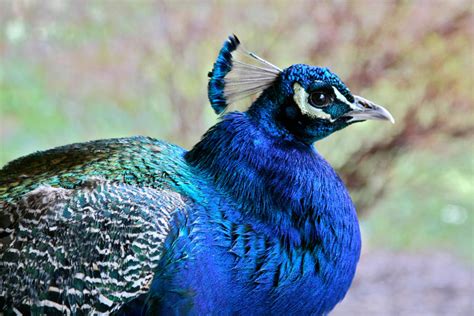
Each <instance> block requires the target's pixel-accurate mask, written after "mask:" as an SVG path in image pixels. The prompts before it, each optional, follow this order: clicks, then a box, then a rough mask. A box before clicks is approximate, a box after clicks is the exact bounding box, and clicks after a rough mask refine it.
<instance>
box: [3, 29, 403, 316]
mask: <svg viewBox="0 0 474 316" xmlns="http://www.w3.org/2000/svg"><path fill="white" fill-rule="evenodd" d="M208 76H209V83H208V97H209V101H210V104H211V106H212V108H213V109H214V111H215V112H216V113H217V114H220V116H219V120H218V122H217V123H216V124H215V125H214V126H212V127H211V128H210V129H209V130H208V131H207V132H206V133H205V134H204V135H203V136H202V138H201V140H200V141H199V142H198V143H197V144H196V145H195V146H194V147H192V149H191V150H185V149H183V148H181V147H178V146H176V145H173V144H169V143H167V142H164V141H160V140H157V139H154V138H150V137H143V136H136V137H127V138H116V139H106V140H97V141H90V142H85V143H77V144H71V145H66V146H62V147H57V148H53V149H50V150H46V151H40V152H35V153H33V154H30V155H27V156H24V157H21V158H19V159H16V160H14V161H12V162H10V163H8V164H7V165H5V166H4V167H3V169H1V171H0V314H2V313H3V314H4V315H14V314H15V315H21V314H33V315H40V314H47V315H83V314H104V315H105V314H114V315H211V314H217V315H267V314H269V315H289V314H298V315H307V314H308V315H309V314H311V315H325V314H327V313H329V312H330V311H331V310H332V309H333V308H334V306H335V305H336V304H337V303H338V302H340V301H341V300H342V299H343V298H344V296H345V294H346V292H347V291H348V289H349V287H350V285H351V282H352V279H353V277H354V274H355V271H356V265H357V262H358V260H359V256H360V249H361V237H360V231H359V224H358V219H357V216H356V211H355V208H354V205H353V203H352V201H351V198H350V196H349V194H348V192H347V189H346V188H345V186H344V184H343V182H342V181H341V179H340V178H339V177H338V175H337V174H336V172H335V171H334V169H333V168H332V167H331V165H330V164H329V163H328V162H327V161H326V160H324V158H323V157H322V156H321V155H320V154H319V153H318V152H317V150H316V149H315V147H314V143H315V142H317V141H318V140H321V139H323V138H325V137H326V136H328V135H330V134H332V133H334V132H336V131H338V130H340V129H343V128H345V127H347V126H349V125H351V124H353V123H356V122H362V121H366V120H371V119H376V120H388V121H391V122H392V123H393V122H394V119H393V117H392V115H391V114H390V113H389V112H388V111H387V110H386V109H385V108H383V107H382V106H380V105H377V104H375V103H373V102H371V101H368V100H366V99H364V98H362V97H359V96H356V95H353V94H352V93H351V92H350V90H349V89H348V88H347V87H346V85H345V84H344V83H343V82H342V81H341V79H340V78H339V77H338V76H337V75H335V74H334V73H332V72H331V71H330V70H329V69H328V68H324V67H316V66H309V65H305V64H295V65H292V66H290V67H288V68H285V69H280V68H279V67H277V66H275V65H273V64H272V63H270V62H268V61H266V60H265V59H263V58H261V57H259V56H257V55H256V54H254V53H252V52H250V51H248V50H246V49H245V48H243V47H242V45H241V43H240V41H239V40H238V38H237V37H236V36H235V35H232V36H230V37H229V38H228V39H227V40H226V41H225V42H224V44H223V46H222V48H221V50H220V52H219V54H218V57H217V60H216V61H215V63H214V65H213V69H212V71H211V72H210V73H209V74H208ZM251 96H254V98H253V100H254V101H253V103H252V104H251V105H250V106H249V107H248V109H247V110H246V111H244V112H239V111H228V110H227V109H228V107H229V106H230V105H231V104H234V103H235V102H237V101H239V100H242V99H244V98H247V97H251ZM247 99H249V98H247Z"/></svg>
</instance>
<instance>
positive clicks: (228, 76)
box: [208, 35, 281, 114]
mask: <svg viewBox="0 0 474 316" xmlns="http://www.w3.org/2000/svg"><path fill="white" fill-rule="evenodd" d="M280 72H281V69H280V68H278V67H277V66H275V65H273V64H271V63H270V62H268V61H266V60H264V59H262V58H260V57H258V56H257V55H255V54H254V53H252V52H249V51H247V50H245V49H244V48H242V46H241V45H240V41H239V39H238V38H237V36H235V35H231V36H229V38H228V39H227V41H225V43H224V45H223V46H222V48H221V50H220V52H219V55H218V56H217V60H216V62H215V63H214V67H213V69H212V71H211V72H210V73H209V75H208V76H209V78H210V79H209V84H208V96H209V101H210V102H211V106H212V108H213V109H214V111H215V112H216V113H217V114H220V113H222V112H223V111H224V110H225V109H226V108H227V107H228V106H229V105H230V104H232V103H234V102H235V101H238V100H240V99H242V98H245V97H248V96H250V95H253V94H257V93H260V92H262V91H263V90H265V89H266V88H268V87H269V86H271V85H272V83H273V81H274V80H275V78H276V77H278V75H279V74H280Z"/></svg>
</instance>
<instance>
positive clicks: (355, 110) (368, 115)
mask: <svg viewBox="0 0 474 316" xmlns="http://www.w3.org/2000/svg"><path fill="white" fill-rule="evenodd" d="M354 99H355V101H354V102H353V103H352V104H351V108H352V111H350V112H348V113H346V114H344V116H347V117H350V119H349V120H348V122H349V123H352V122H358V121H365V120H382V121H390V122H391V123H392V124H395V119H394V118H393V116H392V114H390V112H389V111H388V110H387V109H386V108H384V107H383V106H381V105H378V104H375V103H373V102H372V101H369V100H367V99H364V98H362V97H359V96H357V95H356V96H354Z"/></svg>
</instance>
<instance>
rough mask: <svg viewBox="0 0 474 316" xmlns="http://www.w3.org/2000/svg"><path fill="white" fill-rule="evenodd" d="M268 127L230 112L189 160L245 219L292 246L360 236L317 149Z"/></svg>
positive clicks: (345, 198)
mask: <svg viewBox="0 0 474 316" xmlns="http://www.w3.org/2000/svg"><path fill="white" fill-rule="evenodd" d="M268 129H269V126H266V125H265V124H262V122H256V121H255V120H254V119H253V117H252V116H251V115H249V114H248V113H229V114H227V115H225V116H224V117H223V119H222V120H221V121H220V122H219V123H218V124H216V125H215V126H213V127H212V128H211V129H210V130H209V131H208V132H207V133H206V134H205V135H204V137H203V139H202V140H201V141H200V142H199V143H198V144H196V146H195V147H194V148H193V149H192V150H191V151H189V152H188V153H187V154H186V157H185V158H186V160H187V161H188V163H189V164H190V165H192V166H194V167H196V168H198V169H199V170H201V171H202V172H204V173H206V174H207V175H208V176H209V177H210V179H211V181H214V184H215V186H216V187H217V189H218V190H219V191H220V192H223V193H224V194H227V195H228V196H230V198H231V199H232V200H233V201H234V202H235V203H236V204H237V205H238V207H239V210H240V212H241V213H242V214H243V215H245V216H251V217H253V218H255V219H256V220H258V221H259V222H261V223H263V224H265V225H267V226H268V227H269V228H270V229H271V230H272V232H273V233H275V234H277V235H278V236H280V238H281V239H282V241H283V242H284V244H286V245H288V246H302V247H304V248H306V247H311V248H313V247H316V246H318V244H320V243H321V242H323V239H324V238H327V236H328V234H330V235H338V234H340V233H341V231H339V230H341V229H345V230H347V229H349V230H351V231H350V232H349V234H348V238H352V236H353V235H357V234H358V224H357V219H356V216H355V211H354V208H353V205H352V202H351V200H350V198H349V195H348V194H347V191H346V190H345V188H344V186H343V184H342V182H341V181H340V179H339V177H338V176H337V175H336V174H335V172H334V170H333V169H332V168H331V166H330V165H329V164H328V163H327V162H326V161H325V160H324V159H323V158H322V157H321V156H320V155H319V154H318V153H317V152H316V150H315V149H314V147H313V146H310V145H307V144H304V143H300V142H297V141H293V140H291V139H285V138H281V137H276V135H273V133H271V132H270V133H269V132H268ZM271 131H272V129H271ZM342 233H344V232H342ZM354 233H356V234H354ZM348 241H349V240H348ZM355 242H356V243H357V240H356V241H355Z"/></svg>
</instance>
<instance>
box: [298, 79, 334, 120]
mask: <svg viewBox="0 0 474 316" xmlns="http://www.w3.org/2000/svg"><path fill="white" fill-rule="evenodd" d="M293 91H294V94H293V100H295V103H296V104H297V105H298V107H299V108H300V110H301V113H303V115H308V116H309V117H313V118H319V119H323V120H329V121H331V122H334V120H333V119H332V118H331V115H330V114H328V113H326V112H324V111H323V110H322V109H317V108H315V107H314V106H311V105H310V104H309V94H308V93H307V92H306V90H305V89H304V88H303V87H302V86H301V85H300V84H299V83H297V82H295V84H294V85H293Z"/></svg>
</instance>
